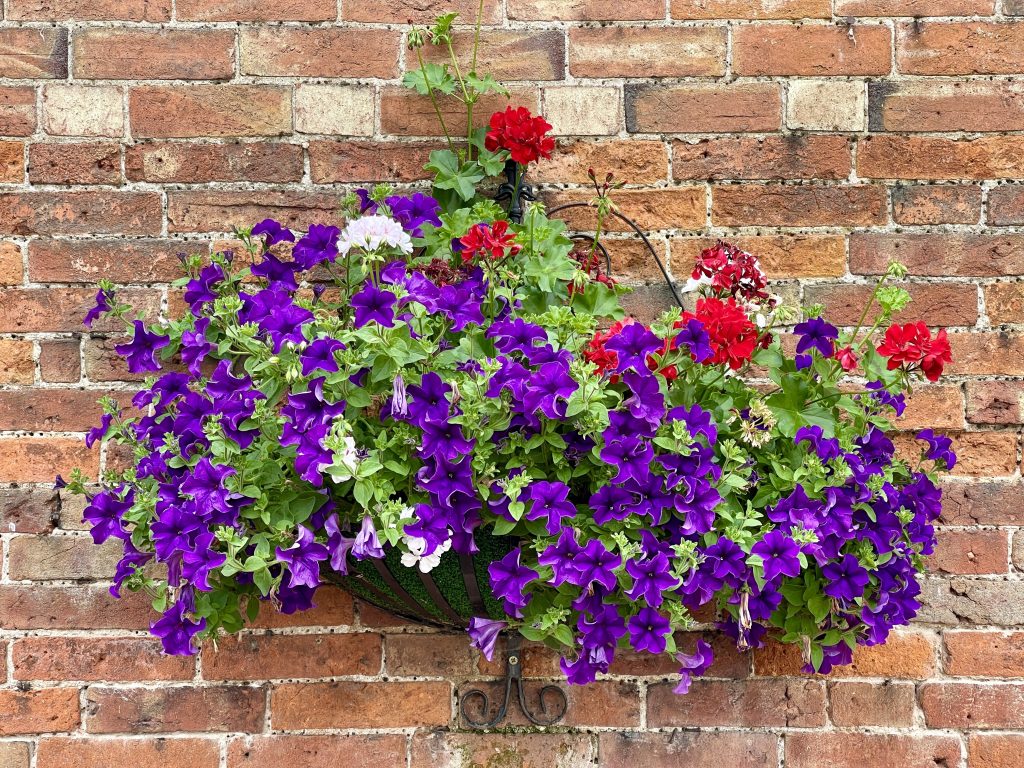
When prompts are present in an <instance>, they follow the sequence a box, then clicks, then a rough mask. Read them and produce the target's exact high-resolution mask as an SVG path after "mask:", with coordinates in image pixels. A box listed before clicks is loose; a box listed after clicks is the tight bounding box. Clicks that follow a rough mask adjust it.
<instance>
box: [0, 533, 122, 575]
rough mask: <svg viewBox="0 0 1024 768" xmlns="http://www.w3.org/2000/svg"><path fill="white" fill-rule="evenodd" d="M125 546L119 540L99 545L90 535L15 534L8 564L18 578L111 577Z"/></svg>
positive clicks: (9, 570) (10, 571) (12, 573)
mask: <svg viewBox="0 0 1024 768" xmlns="http://www.w3.org/2000/svg"><path fill="white" fill-rule="evenodd" d="M123 550H124V547H123V545H122V543H121V542H120V541H108V542H106V543H104V544H102V545H99V546H97V545H96V544H94V543H93V541H92V539H91V538H90V537H88V536H15V537H14V538H13V539H11V540H10V551H9V552H8V555H7V557H8V566H7V567H8V572H9V573H10V576H11V579H13V580H15V581H27V580H31V581H55V580H59V581H65V580H66V581H92V580H96V579H109V578H112V577H113V575H114V568H115V567H116V566H117V563H118V561H119V560H120V559H121V555H122V554H123Z"/></svg>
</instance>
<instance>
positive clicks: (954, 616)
mask: <svg viewBox="0 0 1024 768" xmlns="http://www.w3.org/2000/svg"><path fill="white" fill-rule="evenodd" d="M1022 587H1024V585H1022V583H1021V582H1017V581H988V580H976V579H966V578H962V577H954V578H951V579H927V580H926V581H924V582H923V583H922V592H921V602H922V603H923V604H924V607H923V609H922V611H921V615H920V620H921V621H924V622H928V623H933V624H947V625H957V624H966V625H971V624H975V625H997V626H1004V627H1016V626H1022V625H1024V588H1022Z"/></svg>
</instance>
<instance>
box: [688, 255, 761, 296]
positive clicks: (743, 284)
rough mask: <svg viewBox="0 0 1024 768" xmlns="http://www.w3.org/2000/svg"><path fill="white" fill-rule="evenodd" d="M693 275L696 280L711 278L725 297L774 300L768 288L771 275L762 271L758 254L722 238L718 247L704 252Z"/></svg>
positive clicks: (720, 293) (698, 259)
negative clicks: (768, 275)
mask: <svg viewBox="0 0 1024 768" xmlns="http://www.w3.org/2000/svg"><path fill="white" fill-rule="evenodd" d="M691 276H692V277H693V279H694V280H700V279H701V278H702V277H710V278H711V287H712V288H714V289H715V291H716V292H717V293H718V294H719V295H722V296H726V295H728V296H739V297H741V298H743V299H745V300H746V301H749V302H753V303H760V302H763V301H769V303H773V302H771V301H770V296H769V295H768V291H767V290H765V289H766V288H767V287H768V277H767V276H766V275H765V273H764V272H763V271H761V265H760V263H759V262H758V260H757V257H756V256H752V255H751V254H749V253H747V252H746V251H741V250H740V249H739V248H737V247H736V246H734V245H730V244H729V243H726V242H723V241H721V240H719V241H718V243H716V244H715V247H714V248H707V249H705V250H704V251H702V252H701V254H700V256H699V257H698V258H697V263H696V265H695V266H694V268H693V274H692V275H691Z"/></svg>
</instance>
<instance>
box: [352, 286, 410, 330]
mask: <svg viewBox="0 0 1024 768" xmlns="http://www.w3.org/2000/svg"><path fill="white" fill-rule="evenodd" d="M396 301H398V297H397V296H395V294H393V293H392V292H391V291H386V290H383V289H381V288H378V287H377V286H375V285H374V284H373V283H367V284H366V285H365V286H364V287H363V290H361V291H359V293H357V294H356V295H355V296H353V297H352V300H351V302H350V304H351V305H352V309H353V310H355V324H356V328H362V327H363V326H364V325H366V324H367V323H369V322H370V321H371V320H372V321H375V322H377V323H379V324H380V325H383V326H384V327H385V328H392V327H394V325H395V310H394V306H395V302H396Z"/></svg>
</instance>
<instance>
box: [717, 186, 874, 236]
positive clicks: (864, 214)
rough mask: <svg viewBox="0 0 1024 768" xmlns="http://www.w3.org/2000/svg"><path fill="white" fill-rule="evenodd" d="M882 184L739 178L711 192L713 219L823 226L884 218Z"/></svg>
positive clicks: (724, 222) (731, 223)
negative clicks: (751, 181) (740, 181)
mask: <svg viewBox="0 0 1024 768" xmlns="http://www.w3.org/2000/svg"><path fill="white" fill-rule="evenodd" d="M887 209H888V203H887V196H886V192H885V189H884V187H879V186H873V185H864V184H858V185H843V186H835V187H831V186H819V185H814V186H788V185H779V184H740V185H735V186H718V187H715V188H714V189H713V190H712V192H711V220H712V222H713V223H715V224H717V225H722V226H768V227H821V226H849V227H857V226H871V225H879V224H884V223H886V220H887V219H888V210H887Z"/></svg>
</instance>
